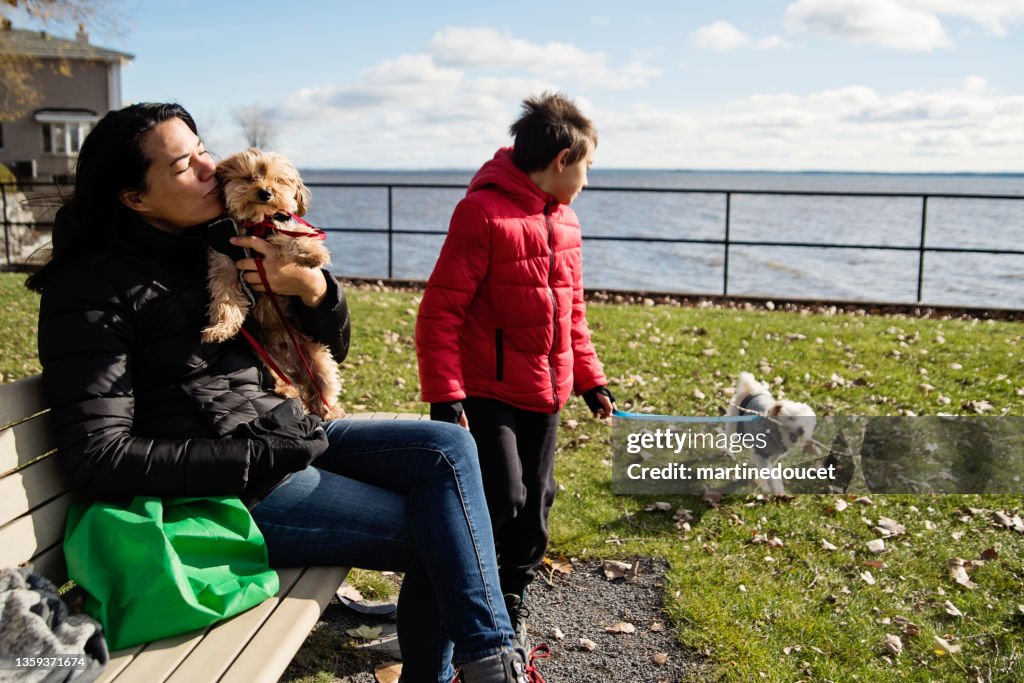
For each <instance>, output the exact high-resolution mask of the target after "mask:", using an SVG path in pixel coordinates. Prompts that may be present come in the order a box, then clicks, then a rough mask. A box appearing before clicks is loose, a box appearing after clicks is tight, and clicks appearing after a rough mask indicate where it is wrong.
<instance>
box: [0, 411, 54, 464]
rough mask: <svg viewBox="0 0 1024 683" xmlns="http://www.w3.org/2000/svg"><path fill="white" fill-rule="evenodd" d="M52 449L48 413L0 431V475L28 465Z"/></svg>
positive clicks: (51, 431) (51, 428) (52, 443)
mask: <svg viewBox="0 0 1024 683" xmlns="http://www.w3.org/2000/svg"><path fill="white" fill-rule="evenodd" d="M53 448H54V441H53V427H52V422H51V419H50V414H49V413H43V414H42V415H37V416H36V417H33V418H32V419H31V420H29V421H28V422H22V423H20V424H16V425H14V426H13V427H10V428H8V429H4V430H3V431H0V473H3V474H6V473H9V472H10V471H11V470H13V469H15V468H18V467H21V466H22V465H24V464H26V463H29V462H31V461H33V460H35V459H36V458H38V457H39V456H40V455H45V454H46V453H49V452H50V451H51V450H53Z"/></svg>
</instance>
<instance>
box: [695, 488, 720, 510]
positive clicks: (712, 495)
mask: <svg viewBox="0 0 1024 683" xmlns="http://www.w3.org/2000/svg"><path fill="white" fill-rule="evenodd" d="M700 499H701V500H702V501H704V502H705V503H707V504H708V505H710V506H711V507H713V508H717V507H718V505H719V503H721V502H722V494H721V493H719V492H718V491H705V492H704V494H703V495H702V496H701V497H700Z"/></svg>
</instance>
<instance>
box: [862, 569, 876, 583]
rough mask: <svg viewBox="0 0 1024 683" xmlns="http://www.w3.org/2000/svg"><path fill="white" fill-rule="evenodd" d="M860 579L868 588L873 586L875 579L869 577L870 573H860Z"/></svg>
mask: <svg viewBox="0 0 1024 683" xmlns="http://www.w3.org/2000/svg"><path fill="white" fill-rule="evenodd" d="M860 578H861V579H862V580H863V581H864V583H866V584H867V585H869V586H874V585H875V577H873V576H872V575H871V572H861V573H860Z"/></svg>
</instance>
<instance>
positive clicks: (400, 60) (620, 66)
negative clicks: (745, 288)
mask: <svg viewBox="0 0 1024 683" xmlns="http://www.w3.org/2000/svg"><path fill="white" fill-rule="evenodd" d="M108 1H109V2H111V3H112V6H113V7H114V8H115V9H116V29H115V30H114V31H105V32H103V33H94V34H93V35H92V40H93V42H94V43H97V44H99V45H102V46H103V47H109V48H113V49H118V50H123V51H126V52H130V53H132V54H134V55H135V59H134V61H133V62H132V63H131V64H130V65H129V66H127V67H126V68H125V69H124V72H123V77H122V79H123V97H124V100H125V102H126V103H128V102H136V101H143V100H173V101H177V102H180V103H181V104H183V105H184V106H185V107H186V108H187V109H189V110H190V111H191V112H192V113H193V114H194V115H195V116H196V119H197V121H198V123H199V125H200V132H201V134H202V136H203V138H204V140H205V141H206V142H207V144H208V146H209V147H210V148H211V149H215V150H217V151H218V152H220V153H221V154H223V155H227V154H230V153H232V152H234V151H237V150H238V149H240V148H242V147H244V146H245V140H244V138H243V137H242V135H241V132H240V127H239V125H238V124H237V122H236V121H235V120H234V113H235V112H237V111H239V110H240V109H243V108H247V107H261V108H264V109H265V110H266V111H267V112H268V115H269V116H270V119H271V121H272V123H273V126H274V129H275V136H274V138H273V143H272V145H271V147H272V148H273V149H276V150H277V151H280V152H282V153H284V154H287V155H288V156H289V157H291V158H292V159H293V160H294V161H295V162H296V163H297V164H298V165H299V166H300V167H302V168H307V169H309V168H358V169H473V168H476V167H478V166H479V165H480V164H481V163H482V162H483V161H484V160H485V159H487V158H489V157H490V156H491V155H492V154H493V153H494V151H495V150H496V149H497V148H498V147H500V146H502V145H506V144H510V142H511V140H510V138H509V136H508V126H509V124H510V123H511V122H512V121H513V120H514V119H515V118H516V117H517V115H518V112H519V107H520V103H521V101H522V99H523V98H525V97H527V96H529V95H533V94H538V93H540V92H542V91H544V90H560V91H563V92H565V93H567V94H568V95H569V96H570V97H571V98H573V99H574V100H575V101H576V102H577V104H579V105H580V107H581V108H582V109H583V111H584V112H585V113H586V114H587V115H588V116H590V118H591V119H592V120H593V121H594V123H595V125H596V126H597V129H598V132H599V145H598V149H597V154H596V156H595V159H594V163H595V167H605V168H669V169H722V170H780V171H792V170H831V171H868V172H965V171H966V172H1024V68H1022V65H1024V0H715V1H714V2H707V1H703V0H672V1H667V0H666V1H662V2H650V1H647V0H633V1H632V2H622V0H614V1H605V0H588V1H587V2H577V1H575V0H568V1H558V2H556V1H553V0H547V1H546V2H534V1H533V0H518V1H517V2H515V3H500V4H499V3H482V2H479V0H474V1H472V2H469V1H463V0H441V1H440V2H365V1H360V2H354V1H329V0H324V1H321V2H314V1H312V0H289V1H287V2H281V1H280V0H278V1H275V2H267V1H264V0H248V1H246V2H240V1H234V0H217V1H211V0H205V1H197V0H108Z"/></svg>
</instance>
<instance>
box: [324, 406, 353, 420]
mask: <svg viewBox="0 0 1024 683" xmlns="http://www.w3.org/2000/svg"><path fill="white" fill-rule="evenodd" d="M322 417H323V419H325V420H340V419H342V418H343V417H348V413H346V412H345V409H344V408H342V407H341V406H340V405H339V404H337V403H335V404H334V405H333V406H331V409H330V410H328V411H327V412H326V413H325V414H324V415H323V416H322Z"/></svg>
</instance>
